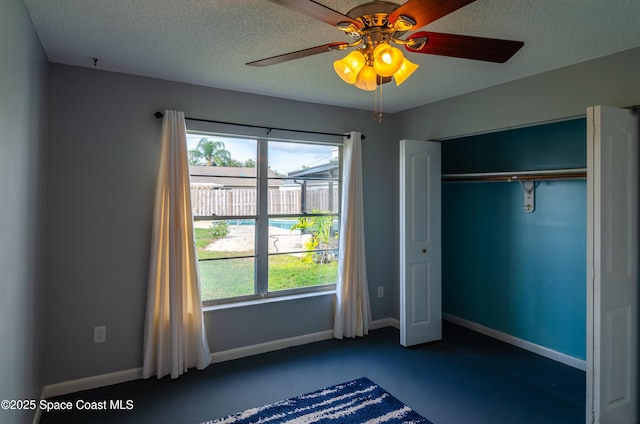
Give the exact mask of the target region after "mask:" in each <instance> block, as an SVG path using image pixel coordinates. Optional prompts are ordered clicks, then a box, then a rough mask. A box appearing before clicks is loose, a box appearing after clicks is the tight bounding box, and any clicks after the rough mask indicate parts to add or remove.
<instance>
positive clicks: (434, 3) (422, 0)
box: [389, 0, 475, 29]
mask: <svg viewBox="0 0 640 424" xmlns="http://www.w3.org/2000/svg"><path fill="white" fill-rule="evenodd" d="M474 1H475V0H409V1H408V2H406V3H405V4H403V5H401V6H400V7H398V8H397V9H396V10H394V11H393V12H391V14H390V15H389V21H390V22H391V23H394V22H395V21H396V19H398V16H400V15H406V16H409V17H410V18H413V20H415V21H416V24H415V25H414V26H413V28H414V29H418V28H422V27H423V26H425V25H427V24H430V23H431V22H433V21H435V20H438V19H440V18H442V17H443V16H446V15H448V14H449V13H451V12H455V11H456V10H458V9H460V8H461V7H464V6H466V5H468V4H469V3H473V2H474Z"/></svg>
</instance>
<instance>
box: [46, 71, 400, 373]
mask: <svg viewBox="0 0 640 424" xmlns="http://www.w3.org/2000/svg"><path fill="white" fill-rule="evenodd" d="M50 74H51V90H50V97H49V105H48V107H49V111H50V112H49V114H48V116H49V129H50V131H49V138H48V142H49V146H50V147H49V156H48V162H47V165H48V170H47V182H48V186H47V202H48V210H47V228H48V233H47V252H48V254H47V265H46V275H47V283H48V284H47V310H46V317H47V319H46V323H45V325H46V334H47V336H46V339H45V350H46V352H47V356H46V358H45V363H44V365H45V367H44V368H45V371H46V382H47V383H57V382H61V381H66V380H72V379H77V378H82V377H87V376H94V375H99V374H103V373H109V372H113V371H120V370H126V369H132V368H137V367H140V366H141V362H142V336H143V323H144V310H145V302H146V290H147V268H148V260H149V254H148V250H149V245H150V235H151V218H152V205H153V195H154V188H155V178H156V168H157V161H158V155H159V145H160V130H161V124H160V121H158V120H156V119H155V118H154V117H153V113H154V112H156V111H161V110H164V109H177V110H182V111H184V112H185V114H186V116H191V117H200V118H206V119H215V120H221V121H229V122H239V123H247V124H254V125H268V126H274V127H284V128H292V127H293V128H298V129H304V130H311V131H329V132H338V133H341V132H345V131H348V130H358V131H361V132H362V133H363V134H365V135H366V140H365V141H364V144H363V156H364V158H363V161H364V165H363V168H364V171H363V172H364V180H365V187H364V202H365V208H366V216H365V230H366V249H367V255H368V272H369V285H370V290H371V298H372V313H373V318H374V319H380V318H386V317H389V316H390V315H391V314H392V308H393V307H392V305H393V303H394V302H397V299H395V298H394V296H393V293H394V292H395V289H394V287H395V286H396V285H397V283H396V274H397V273H396V272H395V268H397V265H395V262H396V261H397V259H396V255H394V254H393V253H390V252H389V249H388V247H389V246H391V245H392V244H393V241H394V239H395V238H396V235H395V231H396V230H395V225H394V222H395V221H396V219H395V216H394V208H393V206H392V205H393V202H392V201H390V200H389V199H392V198H394V195H395V194H394V193H395V186H396V184H395V181H396V177H395V173H396V168H395V167H394V166H389V162H388V161H389V158H393V157H394V156H397V152H396V150H397V148H396V141H395V138H394V137H393V135H392V132H391V129H392V128H393V120H392V119H391V118H389V119H388V121H387V122H385V123H383V124H382V125H379V124H377V123H376V122H375V121H374V120H373V119H372V113H371V112H368V111H367V112H365V111H358V110H354V109H341V108H335V107H326V106H319V105H313V104H306V103H300V102H294V101H286V100H280V99H276V98H269V97H264V96H256V95H248V94H241V93H237V92H230V91H224V90H217V89H210V88H204V87H199V86H193V85H186V84H180V83H174V82H168V81H161V80H156V79H150V78H142V77H136V76H131V75H125V74H117V73H109V72H103V71H100V70H94V69H86V68H78V67H70V66H64V65H51V66H50ZM393 163H394V164H395V162H393ZM378 286H383V287H384V289H385V293H387V296H386V297H385V298H383V299H377V297H376V296H375V295H376V293H377V287H378ZM332 302H333V299H332V297H331V296H319V297H313V298H306V299H302V300H296V301H287V302H274V303H269V304H263V305H259V306H250V307H239V308H233V309H223V310H217V311H210V312H206V313H205V321H206V327H207V332H208V337H209V342H210V345H211V349H212V351H214V352H219V351H222V350H227V349H232V348H237V347H241V346H247V345H252V344H256V343H262V342H268V341H272V340H277V339H282V338H288V337H294V336H298V335H303V334H308V333H314V332H319V331H324V330H329V329H331V326H332V319H333V316H332V312H331V311H332ZM97 325H106V326H107V342H106V343H104V344H93V327H94V326H97Z"/></svg>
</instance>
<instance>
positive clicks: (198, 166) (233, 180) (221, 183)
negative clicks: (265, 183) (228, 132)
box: [187, 134, 258, 216]
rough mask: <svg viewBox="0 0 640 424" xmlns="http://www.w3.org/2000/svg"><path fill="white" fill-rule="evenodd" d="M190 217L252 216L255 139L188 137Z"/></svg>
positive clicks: (255, 186) (253, 206) (254, 207)
mask: <svg viewBox="0 0 640 424" xmlns="http://www.w3.org/2000/svg"><path fill="white" fill-rule="evenodd" d="M187 150H188V155H189V175H190V178H191V205H192V208H193V216H214V215H217V216H238V215H239V216H245V215H255V214H256V213H257V212H256V205H257V196H258V191H257V178H256V177H257V174H256V171H257V168H256V163H257V156H256V155H257V142H256V140H250V139H242V138H232V137H220V136H212V135H202V134H189V135H188V136H187Z"/></svg>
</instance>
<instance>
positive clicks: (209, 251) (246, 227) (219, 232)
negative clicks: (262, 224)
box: [193, 219, 256, 259]
mask: <svg viewBox="0 0 640 424" xmlns="http://www.w3.org/2000/svg"><path fill="white" fill-rule="evenodd" d="M193 227H194V233H195V235H196V248H197V250H198V252H197V253H198V259H217V258H233V257H238V256H253V255H254V254H255V239H256V235H255V234H256V221H255V219H228V220H226V221H225V220H213V221H200V220H197V221H195V222H194V223H193Z"/></svg>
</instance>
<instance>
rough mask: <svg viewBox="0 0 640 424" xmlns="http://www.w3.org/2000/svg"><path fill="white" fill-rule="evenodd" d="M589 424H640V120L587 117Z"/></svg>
mask: <svg viewBox="0 0 640 424" xmlns="http://www.w3.org/2000/svg"><path fill="white" fill-rule="evenodd" d="M587 127H588V139H587V167H588V176H587V267H588V269H587V331H588V334H587V411H586V412H587V423H603V424H606V423H623V422H624V423H636V422H638V405H637V403H638V381H637V380H638V377H637V376H638V371H637V366H638V363H637V361H638V359H637V358H638V334H637V329H636V326H637V324H638V261H637V259H638V226H637V224H638V151H639V150H638V117H637V114H636V113H634V112H632V111H629V110H625V109H615V108H610V107H605V106H595V107H592V108H589V109H588V111H587Z"/></svg>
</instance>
